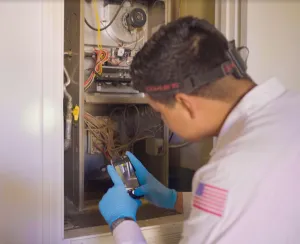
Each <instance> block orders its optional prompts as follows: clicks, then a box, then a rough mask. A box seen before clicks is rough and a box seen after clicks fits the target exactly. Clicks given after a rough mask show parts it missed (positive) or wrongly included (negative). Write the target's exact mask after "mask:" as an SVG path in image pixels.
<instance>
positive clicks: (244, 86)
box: [216, 80, 256, 136]
mask: <svg viewBox="0 0 300 244" xmlns="http://www.w3.org/2000/svg"><path fill="white" fill-rule="evenodd" d="M239 81H240V84H239V85H238V88H237V89H236V90H235V94H236V97H235V98H234V99H232V101H231V102H229V106H228V109H227V111H226V113H225V116H223V120H222V122H221V123H220V126H219V128H218V130H217V133H216V136H217V135H219V133H220V131H221V129H222V127H223V125H224V123H225V121H226V119H227V118H228V116H229V114H230V113H231V112H232V110H233V109H234V108H235V107H236V106H237V105H238V104H239V102H240V101H241V100H242V99H243V97H244V96H246V95H247V93H249V92H250V91H251V90H252V89H253V88H254V87H256V84H255V83H254V82H253V81H250V80H239Z"/></svg>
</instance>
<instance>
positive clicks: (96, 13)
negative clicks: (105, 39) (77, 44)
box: [93, 0, 102, 50]
mask: <svg viewBox="0 0 300 244" xmlns="http://www.w3.org/2000/svg"><path fill="white" fill-rule="evenodd" d="M93 9H94V12H95V17H96V22H97V40H98V48H99V50H101V49H102V44H101V28H100V17H99V13H98V9H97V1H96V0H93Z"/></svg>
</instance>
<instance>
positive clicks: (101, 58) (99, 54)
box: [84, 49, 109, 91]
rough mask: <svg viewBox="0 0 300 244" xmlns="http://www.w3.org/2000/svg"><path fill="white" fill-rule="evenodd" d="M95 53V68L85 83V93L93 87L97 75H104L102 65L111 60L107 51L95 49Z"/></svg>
mask: <svg viewBox="0 0 300 244" xmlns="http://www.w3.org/2000/svg"><path fill="white" fill-rule="evenodd" d="M94 52H95V54H96V60H95V68H94V70H93V71H92V72H91V74H90V75H89V77H88V78H87V80H86V81H85V82H84V90H85V91H86V90H87V89H88V88H89V87H90V86H91V85H92V83H93V81H94V79H95V77H96V75H101V74H102V65H103V64H104V63H105V62H107V61H108V60H109V54H108V51H106V50H105V49H100V50H98V49H95V50H94Z"/></svg>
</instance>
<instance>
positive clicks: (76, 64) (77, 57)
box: [64, 0, 83, 208]
mask: <svg viewBox="0 0 300 244" xmlns="http://www.w3.org/2000/svg"><path fill="white" fill-rule="evenodd" d="M81 7H82V4H81V2H80V0H66V1H65V29H64V30H65V33H64V34H65V42H64V49H65V51H70V50H71V52H72V55H71V57H65V66H66V69H67V70H68V72H69V74H70V77H71V84H70V86H68V91H69V93H70V94H71V95H72V98H73V104H74V105H76V104H77V105H79V107H80V109H81V110H82V109H83V96H81V86H82V85H81V84H83V82H82V80H83V79H82V77H83V76H82V72H81V71H82V70H83V69H82V64H83V63H82V60H83V59H82V56H83V55H82V51H81V49H82V47H83V35H82V23H83V21H82V14H81V11H82V9H81ZM80 114H81V113H80ZM82 122H83V119H82V116H79V123H78V124H74V125H73V127H72V146H71V148H70V149H69V150H67V151H66V152H65V158H64V165H65V169H64V172H65V177H64V182H65V196H66V197H68V198H69V199H70V200H71V201H72V202H73V203H74V204H75V205H76V206H78V207H79V208H82V206H83V202H82V201H81V199H83V188H82V185H83V176H82V169H83V167H82V161H83V158H82V156H81V154H80V150H81V147H82V142H81V137H82V130H81V126H82Z"/></svg>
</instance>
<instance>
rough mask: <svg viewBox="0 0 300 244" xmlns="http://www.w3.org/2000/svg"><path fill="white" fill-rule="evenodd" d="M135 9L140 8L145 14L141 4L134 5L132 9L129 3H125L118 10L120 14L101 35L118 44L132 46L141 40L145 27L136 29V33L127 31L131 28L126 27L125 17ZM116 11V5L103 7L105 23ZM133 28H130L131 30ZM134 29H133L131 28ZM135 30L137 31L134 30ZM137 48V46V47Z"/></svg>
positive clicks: (145, 9) (145, 10)
mask: <svg viewBox="0 0 300 244" xmlns="http://www.w3.org/2000/svg"><path fill="white" fill-rule="evenodd" d="M135 8H141V9H143V11H144V12H145V13H146V14H147V8H145V7H144V6H143V5H142V4H139V3H138V2H135V3H134V8H133V7H132V6H131V5H130V4H129V2H128V3H127V2H126V3H125V4H124V6H123V8H122V9H121V10H120V13H119V14H118V16H117V17H116V19H115V21H114V22H113V23H112V24H111V26H110V27H109V28H107V29H106V30H105V31H104V32H103V33H104V34H105V35H107V36H108V38H111V39H112V40H113V41H115V42H116V43H118V44H120V43H121V44H122V43H123V44H127V45H128V44H133V45H134V43H136V41H137V40H141V39H142V38H143V36H144V35H145V33H146V31H147V25H144V26H143V28H141V30H140V29H138V31H129V29H130V27H131V26H128V23H127V17H128V16H129V14H130V13H131V11H132V10H133V9H135ZM117 9H118V5H116V4H108V5H107V6H106V7H105V14H106V20H107V21H106V22H108V20H110V19H112V18H113V16H114V14H115V13H116V11H117ZM132 28H133V27H131V29H132ZM133 29H135V28H133ZM135 30H137V29H135ZM137 46H138V45H137Z"/></svg>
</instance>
